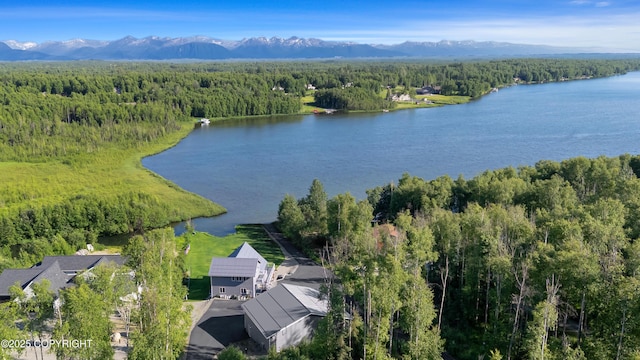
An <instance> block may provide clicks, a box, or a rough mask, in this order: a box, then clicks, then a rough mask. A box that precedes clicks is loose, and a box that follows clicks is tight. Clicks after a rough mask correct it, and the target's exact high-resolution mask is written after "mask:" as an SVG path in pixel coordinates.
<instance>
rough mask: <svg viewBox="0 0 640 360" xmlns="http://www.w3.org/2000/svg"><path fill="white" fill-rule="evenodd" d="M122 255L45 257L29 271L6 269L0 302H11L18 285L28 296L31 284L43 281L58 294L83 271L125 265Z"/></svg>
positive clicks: (0, 282) (0, 280)
mask: <svg viewBox="0 0 640 360" xmlns="http://www.w3.org/2000/svg"><path fill="white" fill-rule="evenodd" d="M124 261H125V259H124V258H123V257H121V256H120V255H71V256H45V257H44V259H43V260H42V262H40V263H38V264H36V265H34V266H33V267H31V268H29V269H6V270H4V271H3V272H2V274H0V301H6V300H9V298H10V297H11V295H10V294H9V288H10V287H11V286H13V285H14V284H16V283H18V284H19V285H20V287H21V288H22V290H24V291H25V292H26V293H27V294H29V293H30V292H31V284H34V283H37V282H39V281H41V280H43V279H47V280H49V282H50V283H51V285H50V287H49V289H51V290H52V291H53V292H54V293H56V294H57V293H58V291H59V290H60V289H64V288H66V287H68V286H70V285H71V284H72V280H73V278H74V277H75V276H76V275H77V274H78V273H79V272H82V271H85V270H90V269H93V268H94V267H96V266H97V265H99V264H102V263H108V262H114V263H116V264H118V265H123V264H124Z"/></svg>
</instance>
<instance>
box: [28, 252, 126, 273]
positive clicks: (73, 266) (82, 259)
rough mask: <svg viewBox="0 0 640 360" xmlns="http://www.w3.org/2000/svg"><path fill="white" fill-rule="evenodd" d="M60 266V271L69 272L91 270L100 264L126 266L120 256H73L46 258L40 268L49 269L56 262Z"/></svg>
mask: <svg viewBox="0 0 640 360" xmlns="http://www.w3.org/2000/svg"><path fill="white" fill-rule="evenodd" d="M56 261H57V262H58V264H60V269H62V271H67V272H71V271H74V272H78V271H83V270H86V269H90V268H92V267H94V266H96V265H97V264H98V263H103V262H109V261H113V262H114V263H116V264H118V265H123V264H124V261H125V260H124V258H123V257H122V256H120V255H73V256H45V257H44V259H42V262H41V263H40V264H38V266H39V267H40V266H45V267H48V266H49V265H51V264H53V263H54V262H56Z"/></svg>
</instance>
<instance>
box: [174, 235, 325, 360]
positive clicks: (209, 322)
mask: <svg viewBox="0 0 640 360" xmlns="http://www.w3.org/2000/svg"><path fill="white" fill-rule="evenodd" d="M265 228H266V230H267V231H269V233H270V234H271V236H272V237H273V238H274V240H275V241H276V242H278V243H279V244H280V246H282V248H283V249H284V251H283V252H284V253H285V257H286V258H292V259H294V260H295V262H297V263H298V264H299V265H296V266H292V267H290V269H292V271H294V272H293V273H292V274H290V275H287V276H286V277H285V278H284V279H283V280H281V281H280V282H284V283H287V284H293V285H300V286H308V287H311V288H314V289H319V288H320V286H321V285H322V284H323V283H324V280H325V276H329V271H328V270H325V269H324V268H323V267H322V266H320V265H317V264H315V263H314V262H313V261H311V260H310V259H309V258H308V257H306V256H305V255H304V254H303V253H302V252H300V251H298V249H296V248H295V247H294V246H293V245H291V243H290V242H289V241H287V240H286V239H285V238H284V237H283V236H282V235H281V234H280V233H278V232H277V231H276V230H275V228H273V226H271V225H265ZM241 304H242V301H238V300H221V299H215V300H213V301H212V302H211V305H210V306H209V309H207V311H206V312H205V313H204V315H203V316H202V318H200V321H199V322H198V324H197V325H196V326H195V327H194V328H193V330H192V331H191V337H190V338H189V345H188V346H187V356H186V360H204V359H207V360H210V359H212V357H213V355H214V354H217V353H219V352H220V351H221V350H222V349H224V348H225V347H227V346H229V345H230V344H232V343H235V342H238V341H241V340H245V339H248V338H249V336H248V335H247V333H246V331H245V330H244V315H243V313H242V308H241V307H240V305H241Z"/></svg>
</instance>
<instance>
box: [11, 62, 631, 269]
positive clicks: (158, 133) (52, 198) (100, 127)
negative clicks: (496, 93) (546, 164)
mask: <svg viewBox="0 0 640 360" xmlns="http://www.w3.org/2000/svg"><path fill="white" fill-rule="evenodd" d="M639 67H640V60H635V59H626V60H550V59H543V60H539V59H518V60H500V61H486V62H473V63H471V62H469V63H466V62H462V63H439V64H436V63H429V64H425V63H419V62H413V63H410V62H408V63H396V62H394V63H390V62H353V63H343V62H332V61H328V62H291V63H289V62H275V63H262V62H254V63H250V62H247V63H195V64H170V63H122V62H120V63H103V62H77V63H75V62H74V63H27V64H4V65H3V66H2V67H1V68H0V161H1V162H3V164H1V165H2V166H3V169H2V171H1V172H2V173H5V174H4V175H2V176H0V180H2V183H1V184H0V225H2V229H1V230H2V231H3V232H4V234H5V235H4V236H5V237H4V238H3V239H2V243H3V244H6V246H5V247H3V248H2V249H1V250H0V255H1V259H2V260H1V261H0V267H4V266H9V265H10V264H11V263H12V261H13V259H15V257H16V256H18V258H20V257H21V256H22V255H20V254H29V256H26V255H24V260H19V261H18V262H17V263H18V264H26V263H28V262H29V261H31V259H32V258H35V257H39V256H41V254H48V253H66V252H67V251H68V248H67V247H66V246H65V244H64V243H62V242H60V241H59V239H60V238H62V239H64V241H65V242H66V244H67V245H69V246H70V247H71V248H72V249H75V248H76V247H78V246H80V245H81V241H80V239H81V236H80V234H84V238H85V240H86V241H93V240H94V239H95V238H96V237H97V236H99V235H100V234H113V233H116V232H125V231H130V230H131V229H141V228H147V229H148V228H150V227H155V226H157V225H164V224H166V222H165V221H168V219H170V220H171V221H173V220H178V217H180V216H178V215H176V211H178V210H172V209H170V208H169V206H168V205H167V204H168V203H167V202H166V201H164V199H160V198H157V197H154V196H150V195H149V191H150V190H149V189H146V188H142V189H139V190H135V191H134V190H132V189H131V188H130V187H127V184H129V183H130V181H129V179H124V178H122V179H121V181H120V182H118V187H117V189H114V190H113V191H122V192H123V193H122V194H108V196H107V195H105V194H104V193H103V194H99V195H97V194H94V193H95V192H96V190H95V188H96V187H97V186H98V187H99V184H102V180H104V179H106V178H109V177H110V174H106V173H107V172H108V171H109V169H111V171H112V172H113V171H114V170H113V169H116V168H117V169H121V168H122V167H123V166H124V165H122V164H121V163H117V161H115V160H113V159H111V160H107V159H106V158H112V157H114V156H122V155H123V154H124V155H125V156H134V154H137V153H150V151H149V149H150V148H151V147H153V146H157V145H158V144H162V143H164V142H165V141H166V139H168V138H172V139H175V138H177V137H178V136H179V135H181V134H184V133H186V130H185V129H186V128H187V127H190V126H191V124H192V122H193V117H228V116H248V115H269V114H293V113H298V112H299V111H300V108H301V96H303V95H308V94H309V91H308V90H307V85H308V84H311V85H314V86H315V87H316V88H317V89H318V90H317V92H316V93H315V94H316V101H317V103H318V104H319V105H321V106H326V107H330V108H337V109H348V110H378V109H381V108H390V107H392V106H393V104H390V103H389V102H388V100H386V99H385V98H384V96H380V94H382V93H385V92H386V89H387V87H390V88H395V87H396V86H405V87H406V88H411V87H413V88H417V87H421V86H424V85H440V86H442V89H443V91H444V92H445V93H448V94H460V95H469V96H477V95H481V94H482V93H484V92H486V90H488V89H489V88H491V87H496V86H500V85H504V84H510V83H511V82H513V79H514V78H515V77H519V78H520V79H521V80H523V81H548V80H562V79H565V78H566V79H574V78H582V77H590V76H607V75H613V74H622V73H624V72H626V71H631V70H637V69H638V68H639ZM383 95H384V94H383ZM185 124H187V125H185ZM167 143H168V142H167ZM167 146H169V145H167ZM114 149H115V150H116V151H122V153H117V154H116V153H108V152H109V151H112V150H114ZM154 149H155V148H154ZM159 150H161V149H156V150H154V151H159ZM9 162H10V164H4V163H9ZM15 163H28V164H30V165H32V164H34V163H45V164H47V165H51V164H53V163H56V164H61V165H63V166H60V167H56V169H55V171H60V172H62V173H64V174H63V175H64V176H58V175H60V174H54V173H51V174H47V175H46V176H42V178H38V179H37V180H35V181H34V182H35V183H34V184H33V185H32V186H31V188H30V189H27V188H26V187H27V186H26V185H25V184H24V179H20V178H19V176H17V175H12V176H9V175H8V174H7V172H6V171H4V169H5V168H4V166H9V165H11V167H7V169H9V168H10V169H11V171H15V172H16V174H20V173H21V171H22V170H25V171H24V174H25V176H31V174H34V173H37V171H35V170H34V169H36V166H33V167H30V168H28V170H26V169H27V167H24V168H20V167H19V166H16V165H15ZM37 165H39V164H37ZM87 167H95V168H96V171H98V170H100V172H99V173H100V174H103V175H104V176H103V177H102V179H99V178H91V177H89V176H87V175H86V174H87V173H88V171H84V170H86V168H87ZM79 170H83V171H79ZM75 173H82V174H84V175H83V177H78V178H77V179H72V180H67V179H70V178H72V176H71V175H70V174H75ZM124 174H125V172H122V174H120V175H119V176H122V177H124V176H125V175H124ZM58 179H65V180H64V181H70V182H73V183H74V184H75V183H78V184H86V186H84V187H83V188H85V189H89V190H86V192H83V193H80V194H68V193H65V192H64V191H59V190H56V191H57V192H56V193H55V194H49V193H47V191H48V190H47V189H48V186H47V185H48V184H49V183H50V182H52V184H51V188H52V189H61V187H62V186H63V185H62V184H55V185H56V186H53V185H54V183H55V182H56V181H63V180H58ZM88 182H94V183H92V184H88ZM51 191H54V190H51ZM160 192H161V191H160V190H158V189H156V190H155V194H159V193H160ZM77 195H81V197H80V198H76V196H77ZM119 197H125V199H121V198H119ZM45 198H46V199H45ZM86 199H91V200H87V201H85V200H86ZM116 202H117V204H116ZM69 204H71V205H69ZM94 204H99V205H95V206H94ZM95 208H97V209H98V210H95ZM141 209H142V210H141ZM141 211H142V212H143V214H140V212H141ZM218 212H219V211H218ZM49 213H55V216H53V215H51V216H50V215H49ZM212 213H214V212H213V211H207V214H212ZM77 214H81V215H77ZM122 214H126V215H122ZM94 215H95V216H94ZM78 216H80V217H86V219H89V220H86V219H85V220H83V221H79V220H76V218H77V217H78ZM62 218H65V219H62ZM103 218H104V220H102V219H103ZM181 218H184V216H182V217H181ZM140 219H142V220H140ZM87 222H89V223H90V224H87ZM94 222H95V224H94ZM141 224H142V225H141ZM29 242H33V244H27V243H29ZM47 243H48V245H50V246H48V245H47ZM54 243H59V246H58V245H55V247H56V248H55V249H54V248H53V246H54Z"/></svg>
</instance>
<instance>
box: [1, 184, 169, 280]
mask: <svg viewBox="0 0 640 360" xmlns="http://www.w3.org/2000/svg"><path fill="white" fill-rule="evenodd" d="M175 216H176V214H175V209H172V208H171V207H169V206H168V204H167V203H165V202H161V201H158V199H155V198H153V197H152V196H149V195H148V194H145V193H143V192H137V193H126V194H117V195H116V196H115V197H114V198H105V197H98V196H81V195H79V196H76V197H74V198H71V199H67V200H63V201H61V202H59V203H56V204H51V205H42V206H39V207H29V208H23V209H21V210H18V211H16V212H8V213H5V214H2V216H0V251H1V253H0V254H1V256H0V259H1V261H2V263H0V267H1V268H7V267H22V266H24V267H29V266H31V265H33V264H35V263H37V262H39V261H40V260H42V258H43V257H44V256H46V255H71V254H73V253H74V252H75V251H76V250H78V249H82V248H84V247H85V245H86V244H95V243H96V241H97V239H98V236H99V235H102V236H110V235H117V234H125V233H133V232H137V233H143V232H144V231H145V230H147V229H150V228H158V227H161V226H164V225H167V224H168V223H170V222H171V220H172V219H175Z"/></svg>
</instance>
